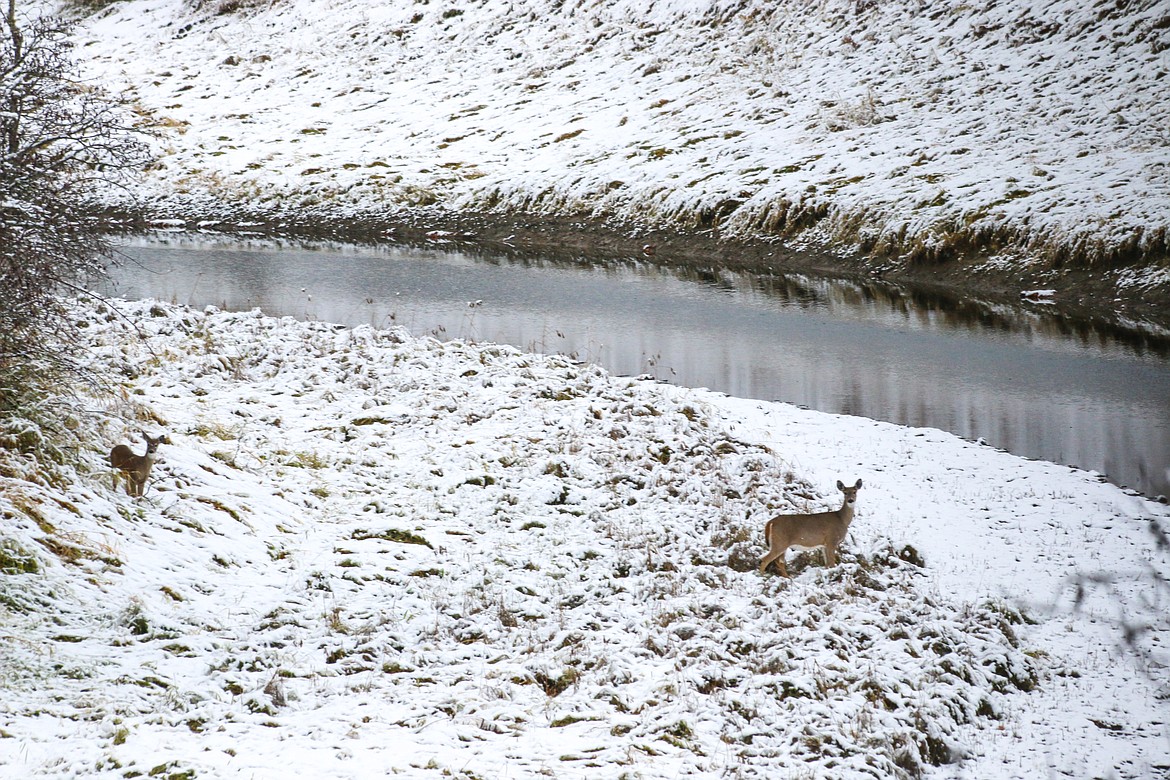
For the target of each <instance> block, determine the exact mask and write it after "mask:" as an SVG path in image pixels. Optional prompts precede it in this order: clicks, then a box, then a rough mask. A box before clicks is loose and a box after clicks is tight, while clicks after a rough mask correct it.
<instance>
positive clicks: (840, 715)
mask: <svg viewBox="0 0 1170 780" xmlns="http://www.w3.org/2000/svg"><path fill="white" fill-rule="evenodd" d="M203 5H205V6H208V7H207V8H205V9H204V10H202V11H194V10H192V7H191V6H192V3H190V2H187V0H125V1H124V2H115V3H111V4H109V5H108V6H107V7H106V8H105V9H104V10H103V11H100V12H99V13H97V14H94V15H93V16H90V17H89V18H86V19H84V20H83V21H82V24H81V27H80V29H79V32H78V38H77V41H78V44H79V45H78V49H77V51H78V52H79V53H80V54H81V55H82V57H83V63H82V65H83V68H84V71H85V76H86V78H87V79H88V80H90V81H91V82H94V83H98V84H101V85H104V86H106V87H108V88H111V89H114V90H125V92H126V94H127V95H128V96H129V97H130V98H132V99H133V100H135V101H136V102H137V105H138V107H139V108H140V109H141V110H142V111H143V113H144V116H148V117H150V120H149V121H150V122H151V123H153V124H154V125H155V126H156V128H158V129H159V131H160V135H159V137H158V150H159V151H160V153H161V154H162V156H161V159H160V162H159V164H158V165H157V166H155V168H153V169H152V170H151V171H150V172H149V175H148V176H147V177H146V179H145V180H144V182H143V183H142V184H141V185H140V186H139V188H138V189H137V190H136V191H134V192H133V194H134V195H137V196H146V197H148V198H149V199H151V201H152V202H153V203H154V204H155V212H156V213H153V214H152V216H154V217H156V218H157V219H158V220H159V222H158V224H159V225H160V226H163V227H179V223H178V221H177V220H182V221H183V222H184V223H185V222H186V221H187V220H189V219H190V218H192V217H198V218H199V219H202V220H204V221H205V223H211V222H214V221H215V220H216V219H219V218H222V217H223V216H224V215H223V214H222V213H219V212H217V211H216V209H215V207H214V206H215V204H222V203H224V202H226V203H228V204H230V205H232V206H233V207H235V208H237V209H239V210H240V211H243V212H246V213H248V214H251V215H254V216H255V215H267V216H271V215H277V216H280V215H283V214H295V213H304V212H306V211H307V212H313V213H317V214H319V215H321V216H322V217H325V218H328V217H336V216H348V215H370V214H392V213H396V212H398V211H400V210H402V209H407V208H417V207H421V206H430V205H435V206H438V207H441V208H447V209H453V210H460V209H469V210H497V211H501V212H509V211H519V210H523V211H530V212H537V213H544V214H557V215H564V214H572V215H591V216H598V217H615V218H618V219H620V220H622V221H626V222H630V223H637V224H643V225H662V226H667V227H678V228H684V227H689V228H695V229H706V228H712V227H718V228H720V229H721V230H723V231H724V232H725V233H728V234H733V235H735V234H737V235H751V234H754V233H757V232H759V231H762V230H763V231H782V230H784V229H785V226H791V225H792V224H794V223H799V224H805V222H806V221H807V220H808V219H809V216H810V215H823V216H825V217H826V219H824V220H822V221H821V222H820V223H818V225H817V230H819V231H822V232H823V233H824V234H825V237H827V238H830V239H834V240H845V241H857V242H860V243H863V244H865V245H867V246H875V247H879V248H880V247H881V246H882V245H883V244H884V243H886V242H889V241H891V240H894V237H897V236H900V235H904V236H906V241H907V243H908V244H909V245H915V244H917V245H918V246H920V247H924V248H930V247H934V246H937V245H940V244H942V243H945V242H946V241H947V240H948V236H949V233H950V232H951V231H953V230H955V229H956V226H965V227H967V228H969V229H970V230H971V231H973V232H975V233H979V234H981V235H988V236H991V237H993V238H996V239H998V240H1002V241H1003V242H1004V243H1005V246H1008V247H1009V248H1011V249H1013V250H1017V251H1016V252H1015V253H1012V254H1011V257H1013V258H1014V257H1018V256H1020V255H1019V254H1018V250H1019V249H1020V248H1021V247H1026V248H1028V249H1029V250H1031V251H1032V252H1033V255H1032V256H1033V257H1036V256H1038V255H1039V254H1042V250H1045V249H1051V248H1053V247H1057V248H1059V247H1065V248H1067V247H1080V248H1082V249H1084V250H1085V251H1086V252H1087V253H1088V254H1090V255H1091V254H1093V252H1101V253H1105V254H1108V253H1109V252H1112V251H1123V250H1125V249H1127V248H1130V247H1134V246H1136V247H1139V248H1140V247H1142V246H1145V245H1147V244H1148V245H1150V246H1156V244H1157V242H1158V241H1159V240H1162V241H1164V236H1165V232H1164V231H1165V229H1166V225H1167V222H1168V213H1170V173H1168V168H1167V164H1166V142H1167V138H1166V131H1165V128H1166V127H1170V101H1167V100H1165V86H1164V84H1165V76H1166V72H1167V70H1168V67H1167V65H1168V63H1167V57H1168V54H1167V52H1168V51H1170V47H1168V44H1170V28H1168V27H1167V25H1166V24H1165V23H1164V20H1165V10H1164V7H1163V6H1162V4H1160V3H1158V2H1154V1H1153V0H1148V1H1147V2H1134V3H1129V4H1127V5H1126V8H1125V9H1123V10H1118V9H1117V7H1116V4H1115V3H1113V2H1112V0H1110V2H1103V1H1101V2H1093V3H1076V2H1072V1H1071V0H1067V1H1066V0H1061V1H1060V2H1056V3H1043V4H1041V3H1038V2H1034V1H1031V0H988V1H987V2H983V3H975V4H971V3H958V2H944V3H934V4H930V5H921V4H919V3H916V2H910V1H909V0H902V1H898V2H890V3H865V2H861V3H859V2H853V1H852V0H850V2H845V1H844V0H814V1H812V2H805V3H783V4H775V3H766V2H763V0H722V1H720V2H699V1H698V0H660V1H659V2H655V3H653V4H651V5H650V6H649V7H647V6H646V4H644V3H635V2H627V1H626V0H617V1H616V2H610V3H585V2H573V0H570V1H569V2H559V1H556V0H529V1H528V2H509V3H504V2H502V0H480V1H479V2H466V3H454V2H451V3H414V4H406V3H398V4H389V3H374V2H370V1H369V0H313V1H312V2H309V0H281V2H277V3H264V2H245V3H242V4H241V5H244V6H246V8H245V10H244V11H242V12H240V13H232V14H223V15H217V14H215V13H213V10H214V8H213V7H214V6H216V5H217V4H216V3H204V4H203ZM814 53H815V56H813V55H814ZM111 197H115V198H116V197H118V196H117V194H116V193H115V194H112V195H111ZM1159 236H1161V238H1159ZM436 238H437V239H439V240H442V239H443V236H442V235H440V234H436ZM998 262H1001V263H1002V262H1008V260H1005V259H1004V258H1000V259H999V260H998ZM1021 262H1022V261H1021ZM1160 273H1161V276H1159V275H1157V274H1150V273H1146V272H1145V271H1143V270H1141V269H1129V270H1127V271H1126V272H1125V273H1124V274H1123V276H1122V277H1120V278H1121V281H1122V283H1123V284H1125V285H1127V286H1129V287H1136V288H1144V287H1146V286H1148V285H1155V284H1161V283H1164V280H1165V271H1164V269H1163V271H1161V272H1160ZM76 318H77V325H78V337H77V338H78V347H79V352H80V354H82V355H83V358H82V359H83V360H85V361H89V363H90V364H92V366H93V367H94V368H95V370H97V371H98V372H99V373H101V374H102V375H105V376H117V377H118V379H117V380H116V381H115V383H114V386H113V387H112V388H106V390H107V391H110V390H112V392H103V393H99V394H97V395H94V396H92V397H90V396H87V395H85V394H83V393H81V394H78V393H80V392H81V391H78V393H63V395H62V397H61V398H60V399H58V407H57V408H59V409H66V410H67V409H70V408H75V409H76V413H75V414H74V415H73V416H72V417H70V419H69V427H68V429H69V430H73V431H75V435H76V436H77V440H78V447H77V452H76V458H77V460H78V465H54V464H52V463H47V462H44V461H40V462H38V461H37V460H35V459H33V458H31V457H29V456H24V455H21V454H20V445H21V444H22V443H23V442H26V441H28V440H30V439H35V437H36V436H37V435H38V431H37V429H36V426H35V424H34V423H32V422H27V421H25V422H20V421H17V422H15V423H13V424H12V425H11V426H9V427H8V428H7V429H5V430H2V431H0V436H2V437H3V438H4V445H5V446H4V447H3V448H0V483H2V485H3V488H2V490H0V512H2V513H3V518H4V521H3V530H2V531H0V564H2V568H3V570H4V573H3V574H2V575H0V646H2V648H3V652H2V653H0V775H3V776H6V777H7V776H13V777H61V778H67V777H77V778H80V777H85V778H124V777H135V776H158V777H171V778H194V777H251V778H277V777H284V776H287V775H288V774H289V772H290V770H292V771H294V772H295V773H296V774H298V775H300V776H307V777H329V778H347V777H353V778H365V777H371V776H391V775H400V776H404V777H419V778H426V777H435V778H438V777H467V778H487V777H491V778H504V777H507V778H527V777H538V776H545V777H563V778H585V777H589V778H597V777H601V778H606V777H612V778H619V777H631V778H633V777H641V778H666V777H678V776H694V777H711V778H714V777H733V778H774V777H778V776H795V777H816V778H863V777H891V776H894V777H897V776H901V777H912V776H918V775H919V774H921V775H922V776H926V777H960V778H981V779H982V778H1034V777H1038V776H1052V775H1059V774H1067V775H1071V776H1100V777H1121V778H1146V777H1153V776H1158V775H1159V774H1165V773H1166V771H1167V767H1168V766H1170V725H1168V723H1170V721H1168V720H1167V712H1166V705H1165V702H1166V698H1167V696H1168V695H1170V692H1168V691H1167V689H1166V679H1165V669H1166V663H1167V661H1170V658H1168V656H1167V650H1166V642H1167V636H1168V630H1170V626H1168V625H1167V620H1166V617H1165V609H1164V601H1165V599H1166V597H1167V593H1166V592H1165V586H1164V582H1165V572H1166V570H1167V557H1168V555H1170V552H1168V550H1167V546H1166V544H1165V543H1164V540H1165V536H1164V533H1165V529H1166V528H1167V524H1168V522H1170V519H1168V515H1170V509H1168V508H1167V507H1166V506H1165V505H1161V504H1157V503H1154V502H1151V501H1149V500H1147V499H1144V498H1142V497H1140V496H1136V495H1133V494H1130V493H1127V492H1125V491H1123V490H1120V489H1118V488H1117V487H1114V486H1111V485H1109V484H1107V483H1105V482H1104V481H1103V480H1101V479H1100V478H1099V477H1098V476H1097V475H1094V474H1091V473H1086V472H1081V471H1077V470H1073V469H1068V468H1064V467H1060V466H1056V465H1053V464H1049V463H1042V462H1032V461H1026V460H1023V459H1020V458H1017V457H1013V456H1011V455H1009V454H1006V453H1003V452H999V451H996V450H994V449H991V448H989V447H986V446H982V445H980V444H978V443H973V442H968V441H963V440H961V439H958V438H956V437H954V436H951V435H948V434H945V433H942V432H939V431H936V430H928V429H913V428H902V427H897V426H894V425H890V424H885V423H880V422H875V421H871V420H866V419H861V418H850V417H838V416H832V415H826V414H821V413H816V412H811V411H807V410H800V409H797V408H795V407H791V406H786V405H782V404H773V403H765V402H760V401H748V400H741V399H735V398H729V397H725V396H722V395H719V394H715V393H711V392H707V391H703V390H693V389H685V388H677V387H671V386H667V385H663V384H659V383H656V382H653V381H649V380H646V379H630V378H620V377H614V376H610V375H608V374H606V373H605V372H604V371H603V370H601V369H599V368H597V367H595V366H590V365H579V364H575V363H573V362H572V361H569V360H568V359H566V358H563V357H547V356H536V355H531V354H526V353H523V352H520V351H517V350H514V349H511V348H508V347H501V346H495V345H489V344H471V343H464V342H458V341H456V342H447V343H442V342H439V341H436V340H434V339H429V338H415V337H412V336H410V335H408V334H407V333H405V332H404V331H399V330H392V331H378V330H374V329H371V328H368V327H359V328H354V329H349V328H344V327H341V326H334V325H329V324H324V323H316V322H313V323H304V322H296V321H293V320H291V319H274V318H269V317H265V316H262V315H261V314H260V313H258V312H248V313H226V312H221V311H217V310H215V309H208V310H206V311H193V310H188V309H184V308H182V307H177V306H173V305H169V304H165V303H162V302H152V301H145V302H113V303H110V304H91V303H84V304H82V303H79V304H77V309H76ZM95 410H96V411H97V412H99V414H98V415H97V416H96V417H97V418H100V419H101V420H102V422H100V423H98V422H95V415H94V412H95ZM18 423H19V425H18ZM139 430H145V431H147V432H149V433H151V434H152V435H155V434H157V433H159V432H164V431H165V432H166V433H167V435H168V437H169V439H170V441H171V443H170V444H169V445H164V446H163V447H162V448H161V449H160V458H159V462H158V463H157V465H156V466H155V469H154V472H153V474H152V480H151V482H150V484H149V486H148V489H147V494H146V497H145V498H143V499H139V500H134V499H132V498H130V497H129V496H127V495H126V494H125V493H121V492H116V491H115V490H113V489H112V486H111V480H110V478H111V476H112V475H111V473H110V470H109V468H108V466H106V465H105V457H106V454H107V453H108V451H109V448H110V447H111V446H112V445H113V444H116V443H119V442H125V441H132V440H133V441H134V442H135V448H136V451H141V448H142V446H143V445H142V444H141V438H140V436H138V434H137V433H136V432H137V431H139ZM858 478H860V479H863V481H864V487H863V489H862V491H861V492H860V494H859V504H858V514H857V518H856V520H855V521H854V524H853V526H852V528H851V532H850V536H849V537H848V539H847V540H846V542H845V544H844V546H843V549H842V560H841V562H840V563H839V565H838V566H836V567H834V568H832V569H826V568H825V567H824V566H823V565H822V564H821V563H820V558H819V556H818V555H816V554H815V553H814V554H811V555H805V556H797V555H791V556H790V557H789V567H790V570H791V571H792V573H793V574H794V577H793V579H791V580H786V579H783V578H780V577H776V576H771V575H769V576H761V575H760V574H759V573H758V572H757V571H756V570H755V567H756V565H757V563H758V561H759V557H760V555H762V553H763V543H762V538H761V537H762V527H763V523H764V522H765V521H766V519H767V518H768V517H770V516H771V515H773V514H775V513H777V512H802V511H819V510H823V509H827V508H832V506H833V501H835V500H836V491H835V489H834V486H835V484H836V481H837V480H838V479H841V480H844V481H846V482H849V483H852V481H853V480H855V479H858ZM1158 531H1160V533H1162V534H1163V535H1162V536H1159V535H1158V533H1156V532H1158Z"/></svg>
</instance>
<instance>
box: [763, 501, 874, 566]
mask: <svg viewBox="0 0 1170 780" xmlns="http://www.w3.org/2000/svg"><path fill="white" fill-rule="evenodd" d="M837 489H838V490H840V491H841V492H842V493H844V494H845V502H844V503H843V504H841V508H840V509H838V510H837V511H835V512H817V513H815V514H809V515H777V516H776V517H773V518H772V519H771V520H769V521H768V524H767V525H765V526H764V539H765V540H766V541H767V542H768V554H767V555H765V556H764V559H763V560H762V561H760V574H763V573H764V572H765V571H766V570H767V569H768V565H769V564H771V563H772V562H773V561H775V562H776V565H777V566H778V567H779V568H780V573H781V574H783V575H784V576H785V577H787V576H788V567H787V566H786V565H785V564H784V553H786V552H788V548H790V547H795V548H797V549H799V550H812V549H815V548H817V547H823V548H824V550H825V565H826V566H835V565H836V564H837V545H839V544H841V541H842V540H843V539H844V538H845V534H846V533H848V532H849V524H850V523H851V522H853V505H854V504H855V503H857V491H858V490H860V489H861V480H860V479H859V480H857V484H856V485H854V486H853V487H845V485H844V484H843V483H842V482H841V480H837Z"/></svg>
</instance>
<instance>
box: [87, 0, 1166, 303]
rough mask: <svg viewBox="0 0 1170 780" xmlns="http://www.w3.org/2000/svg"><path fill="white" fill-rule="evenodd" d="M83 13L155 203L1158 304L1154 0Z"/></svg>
mask: <svg viewBox="0 0 1170 780" xmlns="http://www.w3.org/2000/svg"><path fill="white" fill-rule="evenodd" d="M84 5H87V6H89V7H92V6H93V5H95V4H93V3H87V4H84ZM97 5H102V6H104V10H102V11H100V12H98V13H96V14H94V15H92V16H89V17H88V18H86V19H85V20H84V24H83V26H82V28H81V29H80V31H79V34H78V43H79V48H78V51H79V53H80V54H81V55H82V57H83V59H84V68H85V72H86V75H87V77H88V78H90V79H92V80H93V81H94V82H96V83H99V84H102V85H104V86H107V87H109V88H112V89H115V90H125V92H126V94H127V96H128V97H129V98H131V99H132V100H134V101H136V103H137V104H138V105H139V107H140V110H142V111H143V112H145V113H146V115H148V117H149V119H150V121H151V122H153V123H154V124H155V125H156V126H158V127H160V128H161V129H162V131H163V132H162V135H161V136H160V139H159V151H160V153H161V155H162V156H161V159H160V161H159V163H158V165H157V167H156V169H155V170H154V171H152V172H151V175H150V178H149V179H148V181H147V182H146V183H145V184H144V185H143V189H142V191H141V192H140V193H137V194H139V195H146V196H148V200H149V202H150V204H151V206H150V209H151V213H152V214H153V216H155V217H159V218H175V217H178V218H181V219H186V220H191V221H192V222H193V221H194V220H196V219H204V220H207V221H217V220H228V221H233V222H237V223H238V222H240V221H246V220H249V219H252V220H266V221H273V220H274V221H276V222H281V221H282V220H283V221H284V222H285V223H291V222H304V221H306V220H309V221H312V220H317V221H322V220H333V219H338V218H341V217H347V218H360V219H363V220H370V221H372V222H374V223H376V224H377V223H381V224H393V223H394V221H395V220H396V219H404V218H405V215H417V214H419V213H420V212H421V213H424V214H428V215H431V216H430V217H429V218H430V219H431V220H432V221H440V219H441V216H442V215H444V214H447V215H451V214H462V213H472V212H473V213H478V214H487V215H489V220H488V221H489V222H490V221H491V219H490V217H491V215H495V218H497V219H501V220H503V219H505V218H515V217H516V215H520V214H527V215H532V216H536V217H545V218H550V219H552V218H573V219H577V220H581V221H585V222H589V223H597V222H611V223H613V224H616V225H619V226H625V229H626V231H627V232H629V231H633V232H634V233H637V232H639V231H647V230H652V229H659V230H662V231H665V236H666V239H665V240H666V241H668V242H669V240H670V239H669V236H670V235H672V234H681V235H683V236H685V235H688V234H689V235H696V236H710V235H717V236H719V237H721V238H723V239H730V238H737V239H746V240H761V239H763V240H765V241H767V240H771V239H775V238H778V237H783V238H785V239H788V240H789V241H796V242H797V243H798V244H799V245H806V246H820V247H824V246H829V247H833V248H835V251H837V252H838V253H841V254H849V253H850V252H853V251H855V250H858V249H860V250H862V251H863V252H866V253H871V254H870V256H869V259H868V260H866V261H865V265H866V267H867V268H868V270H869V271H871V272H878V273H883V274H887V275H891V276H897V275H898V274H899V273H905V272H907V270H908V269H910V270H912V271H913V272H914V273H916V274H917V275H918V277H920V278H921V277H927V278H929V276H930V274H931V273H932V272H933V271H932V269H935V268H940V273H941V272H942V271H944V270H947V269H946V267H945V266H943V267H940V266H937V265H936V264H937V263H940V262H942V261H943V260H946V259H948V258H950V259H954V258H958V257H966V258H967V259H966V260H965V261H963V263H964V265H963V267H962V274H965V275H966V278H969V279H972V278H975V277H977V276H979V275H980V274H989V275H992V276H994V275H995V274H997V273H998V274H1001V275H1003V274H1009V275H1010V274H1015V275H1016V276H1028V275H1030V277H1036V276H1038V275H1040V276H1042V275H1043V274H1044V273H1045V272H1046V271H1049V270H1052V269H1055V270H1056V273H1055V274H1054V275H1050V280H1055V281H1054V283H1055V284H1056V285H1057V286H1067V285H1068V284H1069V282H1067V280H1066V281H1064V282H1063V283H1062V281H1061V279H1062V274H1064V273H1066V272H1067V271H1069V270H1070V269H1086V268H1087V269H1096V271H1097V272H1098V273H1099V274H1100V275H1101V276H1100V277H1098V278H1097V281H1098V282H1100V283H1101V284H1102V285H1103V289H1106V290H1112V291H1115V292H1116V293H1117V294H1118V295H1119V296H1121V297H1122V298H1125V297H1127V296H1128V297H1132V298H1135V299H1136V298H1140V296H1141V295H1147V296H1153V295H1157V296H1167V297H1166V299H1167V300H1170V292H1168V291H1170V271H1167V268H1166V258H1167V227H1168V225H1170V167H1168V165H1167V156H1168V143H1170V138H1168V136H1167V131H1166V128H1167V127H1170V100H1167V99H1166V98H1167V95H1168V94H1170V92H1168V90H1170V87H1168V86H1167V84H1168V83H1170V82H1168V80H1167V74H1168V73H1170V15H1167V11H1166V8H1165V5H1164V3H1161V2H1159V1H1158V0H1140V1H1138V2H1130V3H1116V2H1114V0H1093V1H1092V2H1087V3H1086V2H1073V0H1063V1H1062V2H1057V3H1051V2H1043V3H1041V2H1036V1H1035V0H985V1H984V2H979V3H975V4H972V3H968V2H957V1H951V2H941V3H930V4H923V3H919V2H917V0H896V1H895V2H883V3H874V2H856V0H818V1H817V2H803V3H771V2H764V1H763V0H707V1H705V2H700V1H699V0H659V1H658V2H654V3H651V4H649V5H648V4H646V3H644V2H627V1H626V0H618V1H616V2H606V3H593V2H581V1H579V0H578V1H570V2H563V1H562V0H526V2H502V0H479V1H478V2H441V3H438V2H437V3H419V2H415V3H380V2H371V0H313V1H312V2H309V0H279V1H277V2H266V1H262V0H231V1H230V2H229V1H228V0H208V1H207V2H198V3H196V2H192V0H123V1H121V2H111V3H99V4H97ZM196 6H198V7H196ZM121 197H122V196H121V195H119V194H118V193H113V194H111V198H112V199H113V200H118V199H120V198H121ZM504 229H507V228H506V227H505V228H504ZM501 235H502V234H501ZM675 243H676V246H678V247H679V248H680V251H681V247H682V245H685V244H686V241H685V240H683V239H680V240H678V241H676V242H675ZM1082 281H1083V279H1082ZM1110 297H1111V296H1110ZM1108 299H1110V298H1108V297H1107V298H1106V300H1108Z"/></svg>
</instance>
